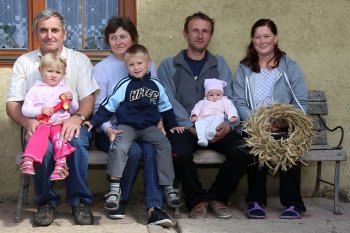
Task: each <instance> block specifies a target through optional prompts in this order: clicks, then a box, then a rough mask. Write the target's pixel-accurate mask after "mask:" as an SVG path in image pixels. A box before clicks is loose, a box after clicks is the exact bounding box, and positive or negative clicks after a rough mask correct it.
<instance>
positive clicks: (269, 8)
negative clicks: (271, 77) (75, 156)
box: [0, 0, 350, 197]
mask: <svg viewBox="0 0 350 233" xmlns="http://www.w3.org/2000/svg"><path fill="white" fill-rule="evenodd" d="M199 10H200V11H202V12H204V13H207V14H208V15H209V16H210V17H212V18H214V19H215V22H216V25H215V32H214V37H213V40H212V43H211V45H210V47H209V50H210V51H212V52H213V53H217V54H220V55H222V56H224V57H225V58H226V60H227V62H228V64H229V66H230V68H231V70H232V72H235V70H236V68H237V64H238V62H239V61H240V59H242V57H243V56H244V53H245V48H246V46H247V45H248V43H249V40H250V28H251V26H252V24H253V23H254V22H255V21H256V20H257V19H259V18H270V19H272V20H274V21H275V23H276V24H277V26H278V29H279V45H280V48H281V49H282V50H284V51H285V52H287V54H288V55H289V56H290V57H291V58H293V59H294V60H296V61H297V62H298V63H299V64H300V66H301V68H302V70H303V72H304V74H305V78H306V82H307V85H308V88H309V89H310V90H312V89H320V90H325V91H326V95H327V98H328V104H329V105H328V110H329V114H328V119H327V121H328V123H329V125H330V126H333V127H334V126H336V125H342V126H343V127H344V129H345V137H344V143H343V145H344V148H345V149H346V151H347V152H348V154H349V149H350V143H349V129H350V118H349V117H348V116H349V115H350V113H349V111H350V108H349V101H348V100H349V97H350V91H349V89H350V82H349V81H348V80H347V78H346V77H347V76H346V73H347V72H346V71H347V67H348V64H349V62H350V52H349V51H350V42H349V38H350V26H349V24H348V20H347V18H348V12H349V11H350V1H349V0H334V1H327V0H308V1H303V0H293V1H283V0H264V1H259V0H245V1H243V0H192V1H187V0H176V1H174V0H137V26H138V30H139V34H140V43H142V44H144V45H146V46H147V47H148V48H149V50H150V53H151V56H152V59H153V61H154V62H155V63H156V64H157V65H158V64H159V63H160V62H161V61H162V59H164V58H166V57H168V56H173V55H175V54H177V53H178V51H179V50H181V49H183V48H185V47H186V42H185V40H184V39H183V36H182V30H183V23H184V19H185V17H186V16H188V15H190V14H192V13H194V12H197V11H199ZM10 74H11V69H0V103H2V106H3V107H2V108H0V154H1V156H0V169H1V170H0V171H1V172H0V174H1V175H0V187H1V189H0V195H1V196H2V197H4V196H8V197H15V196H16V192H17V188H18V180H19V179H18V178H19V176H18V170H16V169H15V155H16V153H18V152H19V151H20V140H19V135H20V130H19V127H18V126H16V125H15V124H14V123H12V122H11V121H10V120H9V119H8V117H7V115H6V110H5V101H6V92H7V85H8V79H9V77H10ZM328 137H329V142H330V144H331V145H335V144H337V142H338V140H339V135H338V134H336V133H331V134H329V135H328ZM349 166H350V165H349V163H348V162H343V163H342V164H341V189H343V190H348V189H349V188H350V186H349V182H347V181H348V180H349V178H350V172H349V171H350V169H349ZM333 169H334V166H333V163H328V164H327V165H326V169H325V170H324V172H325V177H329V178H332V177H333V171H334V170H333ZM202 173H203V174H202V176H201V177H202V178H203V181H204V183H205V184H208V183H210V181H212V179H213V174H215V173H214V172H213V170H211V169H207V170H205V171H203V172H202ZM104 174H105V173H104V172H103V171H95V170H94V171H89V177H90V181H89V185H90V187H91V190H92V191H93V192H94V193H103V192H104V191H105V189H106V187H107V186H106V185H107V182H106V181H105V179H104ZM315 175H316V170H315V164H312V163H310V164H309V165H308V166H307V167H304V168H303V170H302V192H303V194H304V195H308V194H310V193H311V190H312V189H313V187H314V179H315ZM97 177H99V178H97ZM101 177H102V178H101ZM141 181H142V177H141V176H139V177H138V180H137V184H136V187H135V189H137V190H142V184H141ZM59 188H60V189H63V188H62V185H59ZM322 188H326V187H325V186H323V187H322ZM60 189H59V190H60ZM268 189H269V190H270V194H273V193H276V192H278V178H276V177H270V178H269V187H268ZM238 191H239V192H241V193H245V192H246V180H245V179H244V180H242V183H241V185H240V187H239V190H238Z"/></svg>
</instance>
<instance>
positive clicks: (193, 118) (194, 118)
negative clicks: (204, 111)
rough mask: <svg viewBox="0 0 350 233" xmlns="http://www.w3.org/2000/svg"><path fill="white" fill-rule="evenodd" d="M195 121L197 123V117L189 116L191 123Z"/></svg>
mask: <svg viewBox="0 0 350 233" xmlns="http://www.w3.org/2000/svg"><path fill="white" fill-rule="evenodd" d="M195 121H197V116H196V115H192V116H191V122H192V123H193V122H195Z"/></svg>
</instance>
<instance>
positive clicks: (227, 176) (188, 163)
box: [169, 131, 250, 210]
mask: <svg viewBox="0 0 350 233" xmlns="http://www.w3.org/2000/svg"><path fill="white" fill-rule="evenodd" d="M169 140H170V142H171V145H172V149H173V162H174V169H175V176H176V178H177V179H179V180H180V181H181V183H182V185H183V191H184V194H185V203H186V207H187V208H188V209H190V210H191V209H192V208H193V207H194V206H195V205H196V204H198V203H199V202H202V201H208V200H216V201H221V202H223V203H226V202H227V201H228V199H229V197H230V195H231V194H232V193H233V192H234V191H235V190H236V188H237V186H238V184H239V181H240V179H241V178H242V175H243V174H244V172H245V170H246V168H247V165H248V163H249V158H250V156H249V155H248V154H247V153H246V152H245V151H244V150H243V149H241V147H240V146H241V144H242V137H241V136H240V135H239V134H237V133H236V132H231V133H229V134H228V135H226V137H225V138H223V139H222V140H220V141H218V142H216V143H213V144H209V145H208V147H207V148H208V149H212V150H215V151H217V152H220V153H222V154H224V155H225V156H226V161H225V162H224V163H223V164H221V166H220V168H219V171H218V174H217V175H216V178H215V181H214V183H213V184H212V185H211V187H210V188H209V190H208V191H205V190H204V189H203V187H202V184H201V182H200V179H199V176H198V171H197V167H196V165H195V163H194V162H193V153H194V152H195V151H196V150H197V149H199V148H201V147H200V146H198V145H197V138H195V137H194V136H193V135H192V134H191V133H190V132H189V131H186V132H185V133H182V134H177V133H175V134H170V135H169Z"/></svg>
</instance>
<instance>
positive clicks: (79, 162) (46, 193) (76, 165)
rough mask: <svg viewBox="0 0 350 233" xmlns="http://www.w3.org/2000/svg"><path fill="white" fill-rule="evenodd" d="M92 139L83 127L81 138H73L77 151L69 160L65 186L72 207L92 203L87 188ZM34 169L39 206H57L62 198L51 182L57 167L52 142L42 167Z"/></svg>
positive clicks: (72, 142)
mask: <svg viewBox="0 0 350 233" xmlns="http://www.w3.org/2000/svg"><path fill="white" fill-rule="evenodd" d="M90 137H91V134H90V132H88V130H87V128H86V127H85V126H83V127H81V129H80V136H79V138H73V139H72V140H71V141H70V143H71V145H72V146H73V147H74V148H75V151H74V152H73V154H72V155H70V156H68V158H67V165H68V168H69V176H68V177H67V178H66V179H65V185H66V197H67V201H68V202H69V203H70V204H71V205H72V206H76V205H78V204H79V203H87V204H91V203H92V194H91V192H90V190H89V189H88V187H87V176H88V158H89V153H88V148H89V141H90V140H89V139H90ZM34 167H35V175H34V188H35V192H36V194H37V197H36V199H35V201H36V203H37V204H39V205H42V204H46V203H50V204H52V205H53V206H57V205H58V203H59V202H60V199H61V197H60V196H59V195H58V194H57V193H55V192H54V191H53V190H52V188H53V185H54V182H52V181H50V175H51V173H52V172H53V170H54V167H55V161H54V158H53V147H52V144H51V142H49V145H48V149H47V152H46V154H45V156H44V159H43V162H42V165H41V166H34Z"/></svg>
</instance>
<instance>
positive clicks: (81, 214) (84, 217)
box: [72, 203, 94, 225]
mask: <svg viewBox="0 0 350 233" xmlns="http://www.w3.org/2000/svg"><path fill="white" fill-rule="evenodd" d="M72 214H73V217H74V221H75V224H77V225H92V224H93V223H94V216H93V215H92V212H91V210H90V207H89V206H88V205H87V204H85V203H80V204H78V205H77V206H73V207H72Z"/></svg>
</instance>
